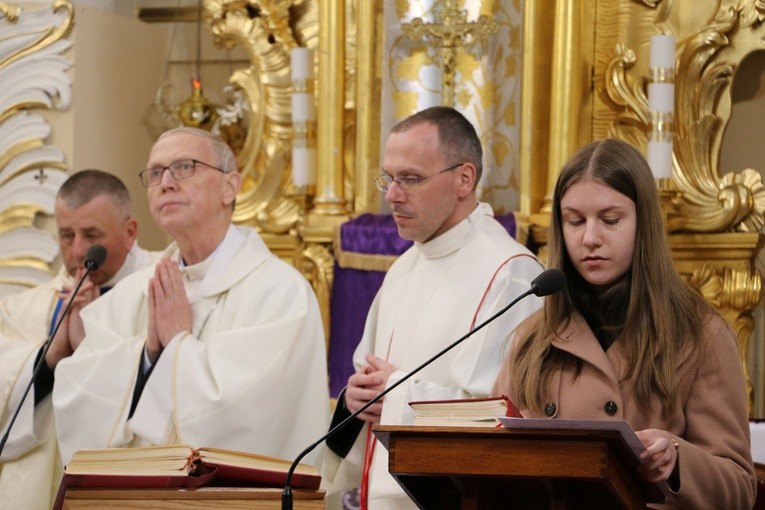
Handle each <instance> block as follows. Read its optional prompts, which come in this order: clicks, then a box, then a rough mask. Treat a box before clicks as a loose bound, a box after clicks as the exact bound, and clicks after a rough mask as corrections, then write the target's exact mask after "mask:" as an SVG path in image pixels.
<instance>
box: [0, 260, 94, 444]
mask: <svg viewBox="0 0 765 510" xmlns="http://www.w3.org/2000/svg"><path fill="white" fill-rule="evenodd" d="M94 246H99V245H94ZM100 265H101V264H99V263H97V262H95V261H93V260H86V261H85V274H84V275H82V278H80V281H79V282H77V286H76V287H75V288H74V291H73V292H72V296H71V297H70V298H69V301H68V302H67V303H66V307H64V311H63V312H62V313H61V316H60V317H59V320H58V322H57V323H56V326H55V327H54V328H53V332H52V333H51V334H50V336H49V337H48V339H47V340H46V341H45V344H44V345H43V350H42V354H41V355H40V359H39V360H38V361H37V364H36V365H35V368H34V371H33V372H32V378H31V379H30V380H29V384H27V388H26V389H25V390H24V394H23V395H22V396H21V400H20V401H19V405H18V406H17V407H16V412H14V413H13V417H11V420H10V421H9V422H8V428H7V429H6V430H5V434H4V435H3V439H2V440H0V454H2V453H3V448H5V443H7V442H8V437H10V435H11V428H13V424H14V423H16V418H18V416H19V413H20V412H21V407H22V406H23V405H24V401H25V400H26V398H27V395H28V394H29V390H31V389H32V385H33V384H34V382H35V379H37V374H39V373H40V369H41V368H42V365H43V363H45V355H46V354H48V349H50V346H51V344H52V343H53V338H54V337H55V336H56V333H57V332H58V329H59V327H60V326H61V323H62V322H64V317H66V314H67V313H69V308H71V306H72V302H73V301H74V298H75V296H77V292H79V290H80V287H82V284H83V283H84V282H85V278H87V277H88V275H89V274H90V273H91V272H92V271H95V270H96V269H98V266H100Z"/></svg>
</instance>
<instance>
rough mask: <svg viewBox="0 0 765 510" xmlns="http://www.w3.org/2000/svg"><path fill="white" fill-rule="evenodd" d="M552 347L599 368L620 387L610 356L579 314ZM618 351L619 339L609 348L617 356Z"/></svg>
mask: <svg viewBox="0 0 765 510" xmlns="http://www.w3.org/2000/svg"><path fill="white" fill-rule="evenodd" d="M552 345H553V346H554V347H556V348H557V349H560V350H562V351H565V352H568V353H569V354H571V355H573V356H576V357H577V358H579V359H581V360H582V361H584V362H585V363H588V364H590V365H592V366H593V367H595V368H597V369H598V370H600V371H601V372H602V373H603V374H604V375H605V376H606V377H608V378H609V379H610V380H611V381H613V382H614V383H615V384H617V385H618V383H619V379H618V377H617V374H616V372H615V371H614V366H613V364H612V363H611V361H610V360H609V356H608V355H607V354H606V352H605V351H604V350H603V348H602V347H601V346H600V343H598V340H597V338H595V335H594V334H593V332H592V330H591V329H590V327H589V326H588V325H587V321H585V320H584V317H582V316H581V315H579V314H578V313H572V314H571V319H570V320H569V322H568V324H567V325H566V327H564V328H563V329H561V330H560V331H559V332H558V334H557V335H556V336H555V337H554V338H553V340H552ZM618 350H621V339H620V338H617V339H616V341H615V342H614V343H613V344H612V345H611V347H609V351H612V354H615V353H616V351H618Z"/></svg>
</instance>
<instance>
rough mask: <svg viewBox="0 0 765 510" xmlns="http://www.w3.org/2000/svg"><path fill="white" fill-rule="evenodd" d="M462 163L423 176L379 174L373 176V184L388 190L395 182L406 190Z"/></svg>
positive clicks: (381, 189) (402, 189) (382, 189)
mask: <svg viewBox="0 0 765 510" xmlns="http://www.w3.org/2000/svg"><path fill="white" fill-rule="evenodd" d="M464 164H465V163H457V164H456V165H452V166H450V167H449V168H444V169H443V170H440V171H438V172H436V173H434V174H431V175H426V176H425V177H420V176H419V175H403V176H401V177H391V176H390V175H388V174H381V175H378V176H377V177H375V178H374V183H375V186H377V189H379V190H380V191H388V189H389V188H390V186H391V184H393V183H394V182H395V183H396V184H398V187H399V188H401V191H404V192H406V191H409V190H410V189H412V188H414V187H417V186H419V185H420V184H422V182H423V181H426V180H428V179H430V178H431V177H435V176H436V175H439V174H442V173H444V172H448V171H449V170H454V169H455V168H458V167H460V166H462V165H464Z"/></svg>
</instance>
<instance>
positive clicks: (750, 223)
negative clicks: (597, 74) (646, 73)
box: [605, 0, 765, 232]
mask: <svg viewBox="0 0 765 510" xmlns="http://www.w3.org/2000/svg"><path fill="white" fill-rule="evenodd" d="M643 3H645V2H643ZM657 3H658V2H657ZM763 19H765V2H764V1H762V0H757V1H753V2H739V1H724V2H721V4H720V6H719V7H718V10H717V11H716V12H715V14H714V15H713V17H712V19H711V20H710V21H709V22H708V23H707V24H705V25H704V26H703V27H702V28H700V29H698V30H697V31H695V32H693V33H690V34H687V35H684V34H682V35H681V36H680V37H678V49H679V52H678V56H677V59H676V66H677V70H676V71H677V72H676V73H675V75H676V81H675V87H676V96H675V122H674V126H676V127H675V133H674V164H673V166H674V169H673V183H672V190H671V192H668V193H664V196H665V199H666V200H665V204H664V205H665V213H666V219H667V228H668V230H669V231H670V232H672V231H681V230H684V231H693V232H722V231H735V232H756V231H759V230H760V229H761V228H762V227H763V225H765V217H764V216H765V185H763V182H762V177H761V174H760V173H759V172H757V171H756V170H754V169H751V168H748V169H744V170H742V171H736V172H728V173H726V174H725V175H723V176H722V177H721V176H720V169H719V155H720V147H721V144H722V137H723V134H724V129H725V126H726V125H727V123H728V121H729V120H730V115H731V105H730V88H731V82H732V77H733V75H734V72H735V69H736V66H737V62H739V61H740V60H741V58H743V56H744V55H737V58H736V60H728V59H727V58H726V53H725V50H726V49H727V50H728V52H729V53H730V51H732V50H731V48H730V46H731V42H732V40H734V39H735V38H736V37H737V36H740V34H741V31H743V30H757V31H760V32H762V30H763V28H764V27H763V24H762V21H763ZM635 61H636V56H635V53H634V51H632V50H631V49H630V48H628V47H627V46H626V45H624V44H617V46H616V48H615V51H614V55H613V57H612V59H611V61H610V62H609V64H608V67H607V71H606V83H605V90H606V95H607V97H608V99H609V100H610V101H611V102H612V103H613V104H614V105H615V106H616V108H615V109H616V110H617V111H618V112H619V113H618V114H617V116H616V119H615V120H614V122H613V123H612V125H611V126H610V128H609V135H610V136H615V137H618V138H621V139H624V140H627V141H629V142H631V143H633V144H634V145H635V146H637V147H641V148H643V149H645V147H646V143H647V138H646V134H647V133H648V132H649V130H650V119H649V116H648V108H647V106H648V103H647V98H646V94H645V78H643V77H641V78H639V79H634V78H632V77H631V76H630V75H629V74H628V71H629V70H630V69H631V68H632V67H633V65H634V64H635Z"/></svg>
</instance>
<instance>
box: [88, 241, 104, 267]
mask: <svg viewBox="0 0 765 510" xmlns="http://www.w3.org/2000/svg"><path fill="white" fill-rule="evenodd" d="M104 262H106V248H104V246H103V245H102V244H94V245H92V246H91V247H90V248H88V251H86V252H85V268H86V269H87V270H88V271H95V270H96V269H98V268H99V267H101V265H102V264H103V263H104Z"/></svg>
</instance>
